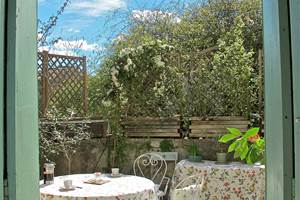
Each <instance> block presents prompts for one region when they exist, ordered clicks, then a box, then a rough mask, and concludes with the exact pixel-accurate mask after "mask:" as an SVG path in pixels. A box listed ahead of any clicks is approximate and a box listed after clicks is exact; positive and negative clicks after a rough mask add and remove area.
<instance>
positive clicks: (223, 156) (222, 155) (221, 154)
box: [216, 136, 227, 164]
mask: <svg viewBox="0 0 300 200" xmlns="http://www.w3.org/2000/svg"><path fill="white" fill-rule="evenodd" d="M220 139H221V136H220V137H218V138H217V145H218V150H217V152H216V156H217V163H218V164H225V163H227V152H226V146H225V144H223V143H221V142H219V140H220Z"/></svg>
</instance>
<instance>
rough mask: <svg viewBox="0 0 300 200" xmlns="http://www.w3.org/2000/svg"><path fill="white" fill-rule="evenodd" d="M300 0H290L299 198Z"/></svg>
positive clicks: (299, 199) (299, 196) (299, 192)
mask: <svg viewBox="0 0 300 200" xmlns="http://www.w3.org/2000/svg"><path fill="white" fill-rule="evenodd" d="M299 10H300V0H291V1H290V15H291V16H290V20H291V44H292V61H293V62H292V63H293V85H294V87H293V94H294V119H295V120H294V121H295V125H294V140H295V141H294V145H295V169H296V171H295V188H297V189H295V195H296V198H295V199H296V200H300V77H299V76H300V12H299Z"/></svg>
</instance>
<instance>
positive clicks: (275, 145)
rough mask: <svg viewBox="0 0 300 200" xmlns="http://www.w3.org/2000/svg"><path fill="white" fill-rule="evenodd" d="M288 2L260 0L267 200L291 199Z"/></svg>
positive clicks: (290, 87) (291, 127)
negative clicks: (262, 15) (261, 8)
mask: <svg viewBox="0 0 300 200" xmlns="http://www.w3.org/2000/svg"><path fill="white" fill-rule="evenodd" d="M288 6H289V0H275V1H274V0H264V5H263V8H264V10H263V11H264V49H265V115H266V116H265V120H266V122H265V124H266V128H265V130H266V159H267V160H266V161H267V163H266V167H267V170H266V171H267V188H266V189H267V200H277V199H278V200H291V199H292V191H293V184H292V182H293V114H292V113H293V106H292V105H293V104H292V81H291V80H292V79H291V68H292V66H291V59H290V58H291V54H290V31H289V7H288Z"/></svg>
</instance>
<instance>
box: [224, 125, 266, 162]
mask: <svg viewBox="0 0 300 200" xmlns="http://www.w3.org/2000/svg"><path fill="white" fill-rule="evenodd" d="M228 131H229V133H227V134H225V135H224V136H223V137H222V138H221V139H220V140H219V142H221V143H228V142H232V141H233V142H232V143H231V145H230V146H229V147H228V152H234V158H240V159H241V160H245V161H246V162H247V164H253V163H256V162H261V163H263V162H264V153H265V140H264V138H261V137H260V136H259V134H258V132H259V128H251V129H249V130H248V131H246V132H245V133H242V132H241V131H240V130H238V129H236V128H228Z"/></svg>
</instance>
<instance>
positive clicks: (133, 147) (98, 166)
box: [41, 138, 219, 176]
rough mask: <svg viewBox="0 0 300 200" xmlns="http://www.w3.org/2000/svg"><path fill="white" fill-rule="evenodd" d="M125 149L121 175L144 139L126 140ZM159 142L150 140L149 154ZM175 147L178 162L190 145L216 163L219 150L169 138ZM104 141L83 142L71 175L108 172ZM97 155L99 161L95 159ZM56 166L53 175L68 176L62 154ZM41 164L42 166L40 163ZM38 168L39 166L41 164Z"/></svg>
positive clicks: (211, 143) (205, 141) (209, 141)
mask: <svg viewBox="0 0 300 200" xmlns="http://www.w3.org/2000/svg"><path fill="white" fill-rule="evenodd" d="M127 140H128V144H129V145H128V147H127V148H126V149H125V151H126V155H127V156H126V162H124V164H123V166H119V167H120V168H121V172H122V173H124V174H132V173H133V170H132V165H133V161H134V159H135V158H136V157H137V156H138V155H140V154H142V153H145V152H148V150H147V149H145V148H142V146H143V144H144V143H145V141H147V139H142V138H139V139H131V138H129V139H127ZM162 140H163V139H156V138H151V139H150V141H151V150H149V151H159V144H160V142H161V141H162ZM170 140H172V141H173V143H174V145H175V149H174V151H176V152H178V154H179V158H178V159H179V160H178V161H180V160H182V159H185V158H186V157H187V153H186V147H187V146H188V145H189V144H191V143H197V144H198V146H199V149H200V151H201V154H202V156H203V159H205V160H216V152H217V151H218V149H219V145H218V143H217V142H216V141H215V140H213V139H201V140H199V139H188V140H185V139H170ZM105 143H106V139H104V138H102V139H99V138H98V139H91V140H88V141H85V142H83V143H82V144H81V147H80V149H79V151H78V152H77V153H76V154H75V156H74V158H73V161H72V171H71V173H72V174H76V173H94V172H95V171H100V172H109V171H110V170H109V169H108V162H107V160H108V152H109V151H108V150H107V149H106V145H105ZM101 154H102V156H101ZM100 156H101V159H100V160H99V158H100ZM52 160H53V161H54V162H55V163H56V167H55V175H56V176H59V175H65V174H68V170H67V166H68V165H67V161H66V159H65V158H64V156H63V155H59V156H56V157H55V158H53V159H52ZM41 164H42V163H41ZM168 165H169V169H171V170H169V173H168V174H169V176H172V171H173V169H174V163H172V162H169V163H168ZM41 166H42V165H41Z"/></svg>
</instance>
